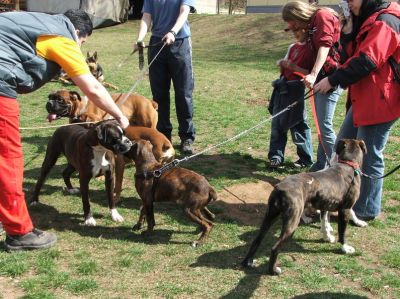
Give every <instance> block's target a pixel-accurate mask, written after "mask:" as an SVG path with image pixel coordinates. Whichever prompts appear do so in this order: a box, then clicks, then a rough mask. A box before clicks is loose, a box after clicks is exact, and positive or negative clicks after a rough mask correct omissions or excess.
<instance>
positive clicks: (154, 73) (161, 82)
mask: <svg viewBox="0 0 400 299" xmlns="http://www.w3.org/2000/svg"><path fill="white" fill-rule="evenodd" d="M159 41H160V39H159V38H156V37H154V36H152V37H151V39H150V44H151V45H153V44H156V43H157V42H159ZM161 47H162V45H159V46H155V47H150V48H148V62H149V63H150V62H151V61H152V60H153V59H154V57H155V56H156V55H157V53H158V52H159V51H160V48H161ZM168 56H169V48H168V47H167V46H166V47H164V49H163V50H162V51H161V53H160V54H159V55H158V56H157V58H156V59H155V60H154V62H153V64H152V65H151V66H150V69H149V79H150V86H151V93H152V94H153V100H154V101H156V102H157V103H158V122H157V130H158V131H160V132H161V133H163V134H164V135H165V136H166V137H167V138H168V139H169V140H171V132H172V124H171V121H170V94H169V90H170V87H171V76H170V74H169V69H168Z"/></svg>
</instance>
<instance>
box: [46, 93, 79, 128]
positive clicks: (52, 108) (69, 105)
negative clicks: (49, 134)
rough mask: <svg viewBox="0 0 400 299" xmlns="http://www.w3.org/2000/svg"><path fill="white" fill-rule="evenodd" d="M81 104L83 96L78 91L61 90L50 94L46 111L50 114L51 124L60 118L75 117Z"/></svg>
mask: <svg viewBox="0 0 400 299" xmlns="http://www.w3.org/2000/svg"><path fill="white" fill-rule="evenodd" d="M81 102H82V99H81V96H80V95H79V93H77V92H76V91H69V90H66V89H60V90H57V91H55V92H53V93H51V94H49V97H48V100H47V104H46V110H47V112H48V113H49V116H48V120H49V121H50V122H51V121H53V120H55V119H58V118H60V117H72V116H75V113H76V111H77V110H78V109H77V107H78V106H80V105H81Z"/></svg>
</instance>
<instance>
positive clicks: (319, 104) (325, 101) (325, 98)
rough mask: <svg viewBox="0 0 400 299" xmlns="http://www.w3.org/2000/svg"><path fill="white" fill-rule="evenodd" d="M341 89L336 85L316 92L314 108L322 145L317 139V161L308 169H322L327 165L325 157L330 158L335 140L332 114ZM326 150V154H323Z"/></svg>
mask: <svg viewBox="0 0 400 299" xmlns="http://www.w3.org/2000/svg"><path fill="white" fill-rule="evenodd" d="M342 91H343V89H341V88H340V87H338V88H337V89H335V90H334V91H332V92H329V93H327V94H322V93H316V94H315V95H314V99H315V110H316V112H317V119H318V125H319V128H320V130H321V139H322V142H323V146H322V145H321V143H320V141H318V150H317V161H316V162H315V163H314V164H313V165H312V166H311V168H310V171H318V170H321V169H324V168H325V167H326V166H327V165H328V161H327V157H326V155H327V156H328V157H329V158H330V157H331V156H332V153H333V149H334V146H335V142H336V134H335V130H334V129H333V116H334V114H335V109H336V103H337V101H338V100H339V97H340V94H341V93H342ZM325 151H326V155H325Z"/></svg>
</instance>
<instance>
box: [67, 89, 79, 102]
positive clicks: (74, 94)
mask: <svg viewBox="0 0 400 299" xmlns="http://www.w3.org/2000/svg"><path fill="white" fill-rule="evenodd" d="M69 96H70V98H71V99H73V100H75V101H81V100H82V99H81V95H80V94H79V93H77V92H76V91H70V92H69Z"/></svg>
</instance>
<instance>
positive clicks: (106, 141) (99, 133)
mask: <svg viewBox="0 0 400 299" xmlns="http://www.w3.org/2000/svg"><path fill="white" fill-rule="evenodd" d="M91 129H92V130H94V132H95V135H96V137H97V140H98V142H99V143H100V145H102V146H103V147H105V148H106V149H108V150H111V151H112V152H113V153H115V154H125V153H126V152H128V151H129V150H130V149H131V147H132V142H131V141H130V140H129V139H128V138H127V137H126V136H125V135H124V130H123V129H122V128H121V126H120V125H119V124H118V122H117V121H116V120H113V119H110V120H104V121H101V122H98V123H96V124H94V125H93V126H92V127H91Z"/></svg>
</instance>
